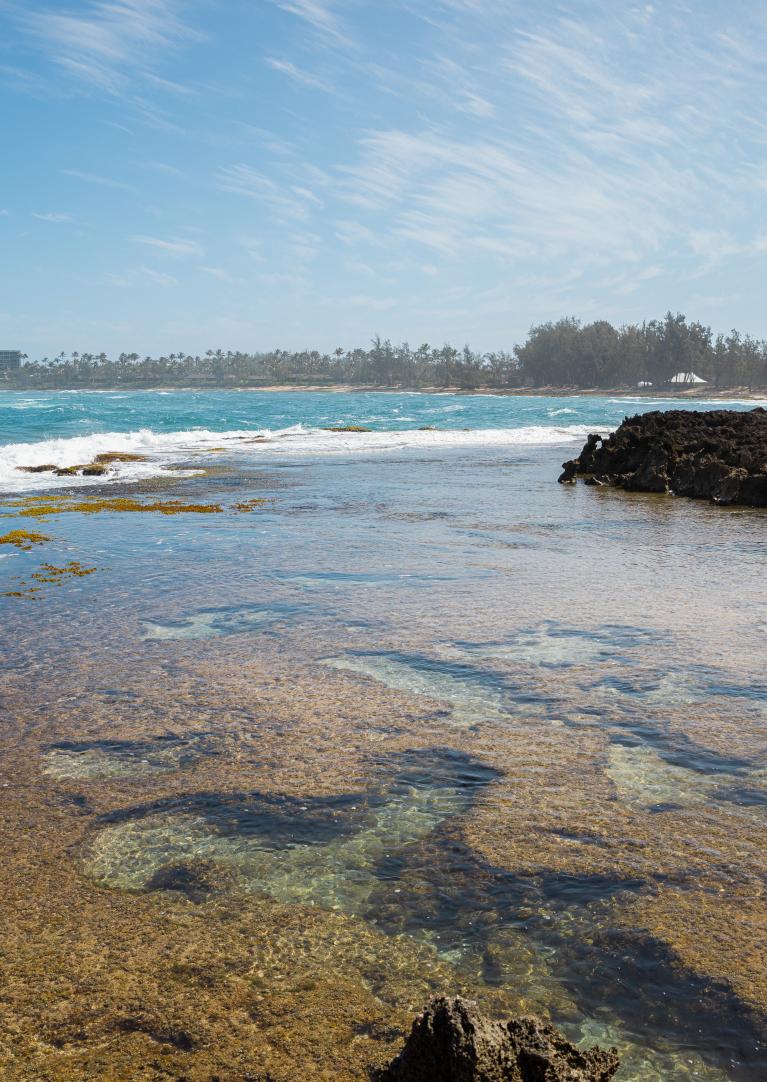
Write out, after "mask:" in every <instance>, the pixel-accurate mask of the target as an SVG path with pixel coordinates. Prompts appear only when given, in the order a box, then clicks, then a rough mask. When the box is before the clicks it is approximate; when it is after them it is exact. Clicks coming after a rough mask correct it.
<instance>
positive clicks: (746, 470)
mask: <svg viewBox="0 0 767 1082" xmlns="http://www.w3.org/2000/svg"><path fill="white" fill-rule="evenodd" d="M578 475H584V476H585V477H586V483H587V484H589V483H590V484H603V485H604V484H609V485H617V486H618V487H619V488H625V489H629V490H634V491H638V492H673V493H674V494H675V495H677V496H692V497H693V498H694V499H698V500H706V499H708V500H713V501H714V502H715V503H721V504H735V503H741V504H750V505H751V506H752V507H767V411H765V410H764V409H762V408H761V407H759V408H757V409H754V410H749V411H748V412H743V413H741V412H737V411H735V410H711V411H702V410H666V411H661V410H655V411H653V412H652V413H645V414H640V415H638V416H636V417H627V418H626V420H625V421H624V422H623V424H622V425H621V426H620V428H619V429H617V431H615V432H614V433H613V434H612V436H608V437H607V438H605V439H603V438H602V437H601V436H599V435H591V436H589V438H588V440H587V441H586V445H585V446H584V448H583V450H582V451H581V453H580V455H579V456H578V458H575V459H573V460H572V461H571V462H565V463H564V473H563V474H562V476H561V477H560V478H559V481H560V483H561V484H572V483H574V482H575V479H576V477H577V476H578Z"/></svg>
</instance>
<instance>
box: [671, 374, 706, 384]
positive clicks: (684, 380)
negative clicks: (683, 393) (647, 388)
mask: <svg viewBox="0 0 767 1082" xmlns="http://www.w3.org/2000/svg"><path fill="white" fill-rule="evenodd" d="M706 383H708V380H705V379H701V378H700V376H696V375H695V373H694V372H677V374H676V375H675V376H672V377H671V379H670V380H669V381H668V386H669V387H698V386H702V385H704V384H706Z"/></svg>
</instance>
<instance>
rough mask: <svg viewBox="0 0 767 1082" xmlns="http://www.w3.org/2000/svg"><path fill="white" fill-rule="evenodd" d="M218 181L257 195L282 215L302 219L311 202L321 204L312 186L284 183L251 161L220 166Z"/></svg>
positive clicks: (251, 196) (224, 186)
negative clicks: (243, 163)
mask: <svg viewBox="0 0 767 1082" xmlns="http://www.w3.org/2000/svg"><path fill="white" fill-rule="evenodd" d="M218 183H219V187H220V188H221V189H222V190H223V191H226V192H235V193H236V194H237V195H244V196H247V197H248V198H249V199H254V200H256V202H258V203H262V204H263V205H264V206H265V207H268V208H270V209H271V210H272V211H274V212H275V213H276V214H277V215H278V216H279V217H281V218H287V219H294V220H299V221H300V220H302V219H304V218H306V217H307V214H308V208H309V206H310V205H319V204H320V200H319V198H318V197H317V196H316V195H315V193H314V192H313V191H311V190H310V189H309V188H306V187H302V186H300V185H290V184H282V183H280V181H278V180H275V179H273V178H272V177H269V176H267V175H266V174H265V173H262V172H261V171H260V170H258V169H253V168H251V167H250V166H248V165H232V166H229V167H227V168H224V169H221V170H219V173H218Z"/></svg>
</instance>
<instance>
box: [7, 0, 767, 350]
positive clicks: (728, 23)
mask: <svg viewBox="0 0 767 1082" xmlns="http://www.w3.org/2000/svg"><path fill="white" fill-rule="evenodd" d="M765 55H767V7H765V5H763V4H753V3H742V2H739V0H730V2H729V3H724V2H721V0H716V2H714V0H696V2H694V3H692V2H690V3H684V2H677V0H664V2H663V3H660V2H658V3H656V4H645V3H636V4H635V3H628V2H623V0H605V2H598V0H594V2H580V3H575V4H568V3H554V2H549V0H540V2H538V3H532V2H529V0H526V2H524V3H523V2H519V3H518V2H515V0H385V2H372V0H184V2H183V3H175V2H173V0H89V2H78V0H73V2H72V3H71V4H70V3H68V2H67V0H56V2H52V3H48V4H44V3H37V2H28V3H23V2H22V3H14V2H12V0H0V118H2V120H1V122H2V136H3V138H2V145H3V153H2V170H1V171H0V250H1V251H2V291H1V292H0V347H3V348H5V347H8V348H21V349H24V350H26V352H27V353H29V354H30V356H38V357H39V356H42V355H46V354H47V355H49V356H50V355H53V354H55V353H58V352H59V351H60V350H62V349H63V350H67V351H69V350H73V349H77V350H87V351H90V352H101V351H102V350H104V351H106V352H107V353H117V352H119V351H120V350H125V351H128V352H130V351H133V350H136V351H137V352H140V353H144V352H159V351H165V352H171V351H174V352H175V351H178V350H181V349H183V350H184V351H190V352H201V351H204V350H205V349H208V348H219V347H220V348H223V349H229V348H231V349H235V348H240V349H246V350H256V349H266V348H270V347H274V346H283V347H285V348H300V347H304V346H311V347H318V348H327V349H333V348H335V347H336V346H342V347H346V348H350V347H352V346H355V345H359V344H364V343H366V342H367V341H368V340H369V339H370V337H371V336H372V335H374V334H376V333H380V334H381V335H386V336H390V337H392V338H394V339H396V340H398V341H399V340H408V341H410V342H411V344H412V345H414V346H415V345H419V344H420V343H421V342H423V341H428V342H431V343H432V344H441V343H442V342H444V341H446V340H450V341H453V342H455V343H457V344H459V345H461V344H463V343H464V342H470V343H471V344H472V345H474V346H476V347H478V348H482V349H492V348H510V347H511V346H512V345H513V344H514V342H515V341H519V340H521V339H522V338H523V337H524V335H525V332H526V330H527V328H528V327H529V326H530V324H531V323H534V322H539V321H541V320H544V319H552V318H557V317H559V316H561V315H575V316H578V317H581V318H583V319H587V320H588V319H593V318H602V317H604V318H608V319H611V320H612V321H614V322H616V323H620V322H624V321H632V320H642V319H644V318H652V317H654V316H660V315H662V314H663V312H664V311H665V310H666V309H667V308H672V309H674V310H681V311H683V312H686V313H687V315H688V316H690V317H693V318H698V319H701V320H703V321H704V322H708V323H711V324H712V325H713V326H714V328H715V329H717V330H719V329H721V330H726V329H729V328H730V327H733V326H737V327H739V328H740V329H742V330H744V331H749V332H751V333H753V334H756V335H759V336H763V335H767V310H766V306H765V282H767V274H766V272H767V216H766V215H765V197H766V196H767V112H765V108H764V102H765V100H766V94H765V91H767V67H766V66H765V62H764V57H765Z"/></svg>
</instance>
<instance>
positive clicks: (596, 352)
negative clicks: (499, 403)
mask: <svg viewBox="0 0 767 1082" xmlns="http://www.w3.org/2000/svg"><path fill="white" fill-rule="evenodd" d="M677 372H695V373H696V374H697V375H698V376H700V377H701V378H702V379H705V380H707V381H708V382H709V383H710V384H711V385H712V386H714V387H716V388H727V387H749V388H753V387H767V343H765V342H762V341H756V340H754V339H753V338H750V337H749V336H748V335H741V334H739V333H738V331H731V332H730V334H729V335H726V336H725V335H718V336H717V337H716V338H715V337H714V335H713V333H712V331H711V328H710V327H706V326H704V325H703V324H701V323H697V322H688V321H687V319H686V318H685V317H684V316H683V315H678V314H677V315H674V314H672V313H671V312H668V313H667V314H666V316H665V317H664V318H663V319H662V320H653V321H652V322H650V323H643V324H642V325H641V326H640V325H637V324H629V325H627V326H623V327H619V328H615V327H613V326H612V324H610V323H608V322H606V321H605V320H597V321H596V322H594V323H586V324H584V323H582V322H581V321H580V320H577V319H572V318H567V319H560V320H558V321H557V322H556V323H541V324H539V325H538V326H535V327H532V328H531V330H530V333H529V335H528V337H527V340H526V341H525V342H524V343H523V344H522V345H518V346H515V347H514V349H513V351H512V352H510V353H507V352H504V351H500V352H497V353H475V352H473V351H472V350H471V349H470V348H469V347H468V346H464V348H463V350H460V351H459V350H457V349H455V348H454V347H453V346H450V345H445V346H441V347H434V346H430V345H429V343H428V342H424V343H423V344H422V345H420V346H418V347H417V348H416V349H412V348H411V347H410V345H409V344H408V343H407V342H403V343H402V344H401V345H393V344H392V342H391V341H389V339H381V338H380V337H376V338H374V339H373V341H372V342H371V344H370V348H369V349H359V348H358V349H352V350H345V349H343V347H341V346H339V347H338V348H337V349H335V350H334V351H333V352H332V353H320V352H318V351H317V350H311V351H310V350H304V351H301V352H295V353H292V352H289V351H287V350H280V349H276V350H272V351H270V352H267V353H240V352H236V353H233V352H231V351H228V352H224V351H223V350H221V349H218V350H208V351H207V353H205V354H204V356H200V355H195V356H192V355H190V354H187V353H185V352H184V351H183V350H180V351H178V352H177V353H171V354H169V355H168V356H167V357H166V356H163V357H156V358H155V357H144V358H143V359H142V358H140V357H139V355H138V354H137V353H121V354H120V355H119V357H118V358H117V359H116V360H114V361H112V360H109V359H108V358H107V356H106V354H104V353H99V354H94V353H78V352H75V353H72V354H70V356H69V357H67V355H66V354H65V353H60V354H59V355H58V357H56V358H55V359H54V360H53V361H49V360H48V358H47V357H46V358H43V359H42V360H40V361H27V363H25V364H23V365H22V367H21V368H20V369H18V370H16V371H14V372H9V373H6V374H5V379H4V382H3V386H6V387H46V388H48V387H51V388H56V387H61V388H63V387H114V386H118V385H123V386H133V387H153V386H208V387H213V386H223V387H226V386H256V387H257V386H267V385H270V384H288V385H290V384H307V385H312V386H318V387H321V386H324V385H329V384H334V383H342V384H352V385H355V386H372V387H406V388H408V387H435V388H444V387H460V388H465V389H469V388H475V387H487V388H490V389H499V390H500V389H503V388H509V389H513V388H515V387H552V388H554V387H563V388H564V387H574V388H596V389H599V388H602V389H605V390H607V389H609V388H614V389H619V388H629V387H636V385H637V384H638V383H645V382H649V383H652V384H653V386H655V387H662V386H663V385H664V384H665V383H666V381H668V380H669V379H670V378H671V377H672V376H674V375H675V374H676V373H677Z"/></svg>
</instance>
